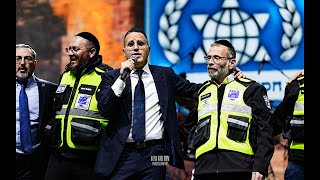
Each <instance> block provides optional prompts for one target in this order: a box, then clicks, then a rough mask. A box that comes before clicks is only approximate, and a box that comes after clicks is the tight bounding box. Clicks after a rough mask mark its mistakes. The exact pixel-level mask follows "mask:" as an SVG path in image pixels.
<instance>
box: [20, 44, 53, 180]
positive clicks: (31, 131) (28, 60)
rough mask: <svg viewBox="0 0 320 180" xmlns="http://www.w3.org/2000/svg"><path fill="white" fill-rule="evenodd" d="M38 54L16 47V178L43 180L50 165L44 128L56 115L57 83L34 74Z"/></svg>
mask: <svg viewBox="0 0 320 180" xmlns="http://www.w3.org/2000/svg"><path fill="white" fill-rule="evenodd" d="M36 65H37V60H36V52H35V50H34V49H33V48H32V47H31V46H30V45H27V44H17V45H16V179H33V180H40V179H43V176H44V172H45V169H46V166H47V162H48V146H47V144H46V142H45V141H44V127H45V125H46V124H47V123H48V121H49V120H50V117H51V116H52V114H53V111H51V109H52V104H53V98H54V94H55V91H56V89H57V84H55V83H52V82H49V81H46V80H43V79H40V78H38V77H36V76H35V75H34V70H35V68H36Z"/></svg>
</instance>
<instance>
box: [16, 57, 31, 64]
mask: <svg viewBox="0 0 320 180" xmlns="http://www.w3.org/2000/svg"><path fill="white" fill-rule="evenodd" d="M22 60H24V62H25V63H32V62H33V61H34V59H33V57H31V56H24V57H22V56H16V64H19V63H21V61H22Z"/></svg>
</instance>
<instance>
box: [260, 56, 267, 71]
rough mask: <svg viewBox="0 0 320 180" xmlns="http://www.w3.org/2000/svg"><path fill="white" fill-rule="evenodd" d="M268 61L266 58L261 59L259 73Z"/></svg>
mask: <svg viewBox="0 0 320 180" xmlns="http://www.w3.org/2000/svg"><path fill="white" fill-rule="evenodd" d="M266 62H267V61H266V60H264V59H263V60H262V61H261V63H260V65H259V69H258V74H260V72H261V70H262V67H263V65H264V64H265V63H266Z"/></svg>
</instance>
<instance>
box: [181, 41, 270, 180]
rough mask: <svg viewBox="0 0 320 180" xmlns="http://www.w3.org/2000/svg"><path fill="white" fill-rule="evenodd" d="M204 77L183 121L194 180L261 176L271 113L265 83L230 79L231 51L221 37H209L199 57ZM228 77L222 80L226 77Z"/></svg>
mask: <svg viewBox="0 0 320 180" xmlns="http://www.w3.org/2000/svg"><path fill="white" fill-rule="evenodd" d="M204 60H205V61H206V62H207V68H208V75H209V77H210V80H208V81H206V82H204V83H203V84H202V86H201V87H200V90H199V91H198V92H197V93H196V95H195V96H194V97H195V101H194V102H195V106H194V108H193V110H191V112H190V113H189V115H188V117H187V119H186V120H185V121H184V125H185V126H184V127H190V124H194V126H193V128H192V129H191V130H190V135H189V139H188V144H189V146H188V147H189V148H190V149H189V150H190V151H191V152H194V155H195V159H196V165H195V171H194V179H195V180H200V179H201V180H202V179H204V180H206V179H215V180H225V179H237V180H262V179H263V178H264V176H265V177H267V175H268V172H267V171H268V165H269V163H270V160H271V158H272V155H273V142H272V138H273V136H272V133H273V129H272V126H271V122H272V118H273V114H272V111H271V106H270V103H269V100H268V96H267V90H266V88H265V87H264V86H263V85H261V84H259V83H257V82H256V81H254V80H252V79H249V78H233V79H232V78H230V76H229V75H230V74H232V73H233V69H234V67H235V65H236V51H235V49H234V47H233V45H232V44H231V43H230V42H229V41H227V40H218V41H216V42H214V43H213V44H212V45H211V47H210V49H209V52H208V54H207V55H206V56H204ZM227 77H228V79H227Z"/></svg>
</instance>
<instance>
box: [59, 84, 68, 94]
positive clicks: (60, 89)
mask: <svg viewBox="0 0 320 180" xmlns="http://www.w3.org/2000/svg"><path fill="white" fill-rule="evenodd" d="M66 88H67V85H59V87H58V88H57V90H56V93H63V92H64V91H65V90H66Z"/></svg>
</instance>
